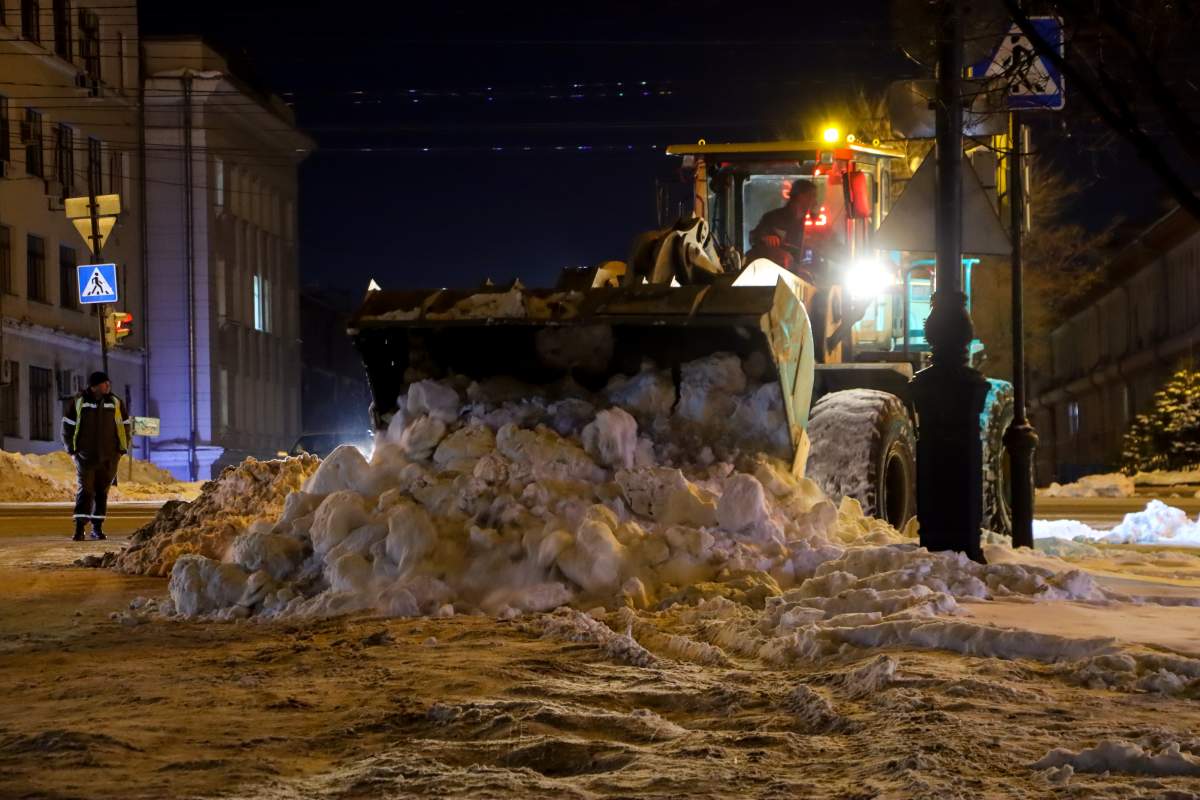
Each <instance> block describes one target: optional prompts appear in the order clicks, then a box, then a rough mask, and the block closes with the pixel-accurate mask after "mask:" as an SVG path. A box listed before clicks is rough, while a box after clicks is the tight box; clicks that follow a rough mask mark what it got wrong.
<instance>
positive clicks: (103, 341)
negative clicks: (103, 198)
mask: <svg viewBox="0 0 1200 800" xmlns="http://www.w3.org/2000/svg"><path fill="white" fill-rule="evenodd" d="M94 174H95V172H94V171H93V170H92V167H91V166H90V165H89V166H88V214H89V215H91V218H92V235H91V236H89V237H88V238H89V239H90V240H91V242H92V255H93V257H94V258H95V263H97V264H99V263H100V249H101V248H102V247H103V244H102V243H101V241H100V205H99V203H97V202H96V185H95V182H94V181H93V180H92V176H93V175H94ZM76 272H78V270H76ZM78 280H79V279H78V278H76V281H78ZM81 294H82V292H81ZM106 305H107V303H99V304H98V305H97V306H96V314H97V316H98V317H99V321H100V364H101V366H100V368H101V369H102V370H104V373H105V374H106V375H107V374H108V337H107V336H106V335H105V330H104V314H105V311H104V309H105V306H106Z"/></svg>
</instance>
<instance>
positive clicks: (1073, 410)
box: [1067, 400, 1079, 436]
mask: <svg viewBox="0 0 1200 800" xmlns="http://www.w3.org/2000/svg"><path fill="white" fill-rule="evenodd" d="M1067 431H1068V432H1070V434H1071V435H1072V436H1075V435H1076V434H1078V433H1079V401H1078V400H1072V401H1070V402H1069V403H1067Z"/></svg>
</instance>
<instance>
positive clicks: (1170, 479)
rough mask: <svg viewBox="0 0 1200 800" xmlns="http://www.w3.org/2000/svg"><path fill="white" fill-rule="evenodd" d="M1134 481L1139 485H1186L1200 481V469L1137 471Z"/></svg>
mask: <svg viewBox="0 0 1200 800" xmlns="http://www.w3.org/2000/svg"><path fill="white" fill-rule="evenodd" d="M1133 482H1134V483H1135V484H1137V485H1138V486H1185V485H1187V484H1197V483H1200V469H1184V470H1161V469H1156V470H1153V471H1151V472H1136V473H1134V475H1133Z"/></svg>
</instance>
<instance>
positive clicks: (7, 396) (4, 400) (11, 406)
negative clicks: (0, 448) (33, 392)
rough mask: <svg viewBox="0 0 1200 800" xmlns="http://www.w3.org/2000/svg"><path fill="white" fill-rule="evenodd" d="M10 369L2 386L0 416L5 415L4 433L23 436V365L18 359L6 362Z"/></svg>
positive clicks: (6, 371)
mask: <svg viewBox="0 0 1200 800" xmlns="http://www.w3.org/2000/svg"><path fill="white" fill-rule="evenodd" d="M6 366H7V367H8V369H6V370H4V372H5V373H6V374H5V375H4V377H6V378H8V382H7V383H5V384H4V385H3V386H0V416H3V418H4V419H3V423H4V435H5V436H16V437H18V438H19V437H20V436H21V399H20V398H21V394H20V392H21V365H20V364H18V363H17V362H16V361H8V362H6Z"/></svg>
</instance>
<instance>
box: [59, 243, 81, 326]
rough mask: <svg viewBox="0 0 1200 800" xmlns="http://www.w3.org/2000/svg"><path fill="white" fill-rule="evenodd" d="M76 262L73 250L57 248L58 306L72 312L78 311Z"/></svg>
mask: <svg viewBox="0 0 1200 800" xmlns="http://www.w3.org/2000/svg"><path fill="white" fill-rule="evenodd" d="M77 264H78V261H77V260H76V258H75V249H74V248H71V247H67V246H65V245H59V246H58V304H59V305H60V306H62V307H63V308H69V309H71V310H72V311H76V310H78V309H79V294H78V291H77V288H76V286H75V282H76V281H77V280H79V275H78V270H76V269H75V267H76V265H77Z"/></svg>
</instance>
